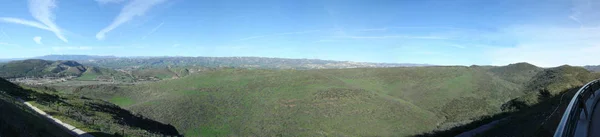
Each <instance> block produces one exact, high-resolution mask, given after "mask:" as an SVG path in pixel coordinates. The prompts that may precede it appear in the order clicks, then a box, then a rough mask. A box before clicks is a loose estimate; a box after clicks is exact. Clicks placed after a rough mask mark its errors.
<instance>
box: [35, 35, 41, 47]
mask: <svg viewBox="0 0 600 137" xmlns="http://www.w3.org/2000/svg"><path fill="white" fill-rule="evenodd" d="M33 41H34V42H35V43H36V44H38V45H42V44H43V43H42V37H40V36H35V37H33Z"/></svg>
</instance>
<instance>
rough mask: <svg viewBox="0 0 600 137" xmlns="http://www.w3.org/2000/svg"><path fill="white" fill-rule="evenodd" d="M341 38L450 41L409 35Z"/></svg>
mask: <svg viewBox="0 0 600 137" xmlns="http://www.w3.org/2000/svg"><path fill="white" fill-rule="evenodd" d="M340 38H350V39H437V40H444V39H448V38H445V37H438V36H407V35H385V36H342V37H340Z"/></svg>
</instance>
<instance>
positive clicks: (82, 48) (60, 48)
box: [52, 46, 94, 51]
mask: <svg viewBox="0 0 600 137" xmlns="http://www.w3.org/2000/svg"><path fill="white" fill-rule="evenodd" d="M92 49H94V48H93V47H89V46H60V47H52V50H54V51H65V50H92Z"/></svg>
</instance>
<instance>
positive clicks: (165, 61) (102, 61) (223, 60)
mask: <svg viewBox="0 0 600 137" xmlns="http://www.w3.org/2000/svg"><path fill="white" fill-rule="evenodd" d="M31 59H43V60H73V61H77V62H80V63H82V64H84V65H90V66H98V67H106V68H120V69H123V68H139V67H150V68H156V67H160V68H163V67H181V66H201V67H234V68H263V69H336V68H379V67H418V66H432V65H429V64H412V63H368V62H351V61H332V60H320V59H286V58H267V57H115V56H90V55H46V56H40V57H33V58H31ZM11 60H22V59H4V60H0V62H2V61H4V62H7V61H11Z"/></svg>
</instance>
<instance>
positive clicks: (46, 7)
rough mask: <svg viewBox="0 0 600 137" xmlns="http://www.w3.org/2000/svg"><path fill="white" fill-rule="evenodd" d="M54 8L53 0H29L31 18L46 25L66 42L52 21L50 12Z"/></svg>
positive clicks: (52, 17) (52, 16) (52, 15)
mask: <svg viewBox="0 0 600 137" xmlns="http://www.w3.org/2000/svg"><path fill="white" fill-rule="evenodd" d="M54 8H56V4H55V1H54V0H29V12H31V15H32V16H33V18H35V19H36V20H38V21H40V22H42V23H43V24H44V25H46V26H47V27H48V28H49V29H50V31H52V32H54V34H55V35H56V36H57V37H58V38H59V39H60V40H62V41H64V42H68V40H67V38H65V36H63V34H62V32H61V30H60V28H59V27H58V26H57V25H56V24H55V23H54V14H53V13H52V10H53V9H54Z"/></svg>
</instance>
